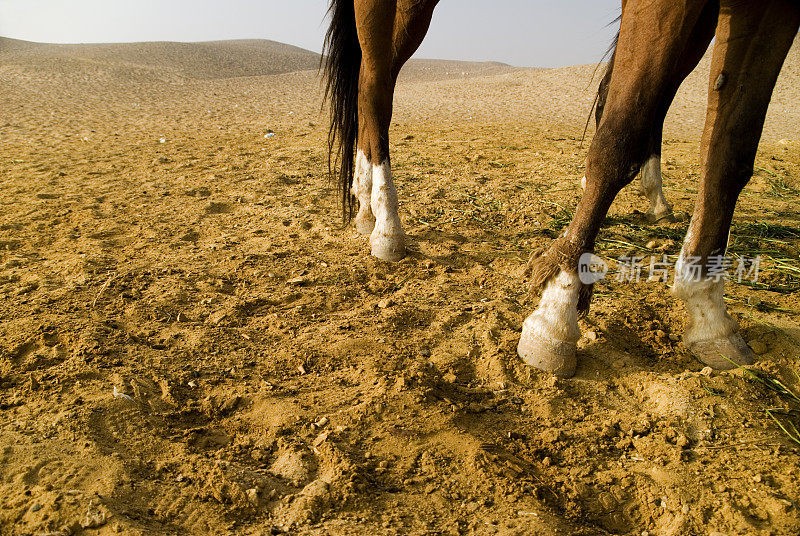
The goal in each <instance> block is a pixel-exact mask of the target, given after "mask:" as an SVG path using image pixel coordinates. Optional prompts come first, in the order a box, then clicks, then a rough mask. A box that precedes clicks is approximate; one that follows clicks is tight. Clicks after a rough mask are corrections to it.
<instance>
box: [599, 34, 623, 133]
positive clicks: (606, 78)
mask: <svg viewBox="0 0 800 536" xmlns="http://www.w3.org/2000/svg"><path fill="white" fill-rule="evenodd" d="M617 43H619V32H617V34H616V35H615V36H614V40H613V41H612V42H611V46H609V47H608V50H607V51H606V53H605V55H604V56H603V57H608V56H609V55H610V56H611V59H609V60H608V63H607V64H606V67H605V69H604V71H603V78H601V79H600V85H599V86H598V88H597V98H596V99H595V106H594V119H595V123H596V125H597V126H600V120H601V119H602V118H603V110H604V109H605V107H606V98H607V97H608V84H609V82H611V73H612V72H613V71H614V58H615V57H616V53H617Z"/></svg>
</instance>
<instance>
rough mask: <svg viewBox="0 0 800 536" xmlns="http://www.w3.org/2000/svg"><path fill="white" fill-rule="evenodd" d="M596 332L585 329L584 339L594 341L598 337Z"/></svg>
mask: <svg viewBox="0 0 800 536" xmlns="http://www.w3.org/2000/svg"><path fill="white" fill-rule="evenodd" d="M598 336H599V335H598V334H597V332H596V331H587V332H586V339H587V340H590V341H596V340H597V338H598Z"/></svg>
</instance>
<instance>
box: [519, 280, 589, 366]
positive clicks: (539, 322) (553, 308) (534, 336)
mask: <svg viewBox="0 0 800 536" xmlns="http://www.w3.org/2000/svg"><path fill="white" fill-rule="evenodd" d="M580 288H581V281H580V279H579V278H578V274H573V273H568V272H565V271H563V270H562V271H561V272H559V274H558V275H557V276H556V277H554V278H552V279H551V280H550V281H549V282H548V283H547V285H546V286H545V289H544V291H543V292H542V299H541V300H540V301H539V307H537V309H536V311H534V312H533V313H532V314H531V315H530V316H529V317H528V318H526V319H525V322H524V324H523V325H522V336H521V337H520V341H519V345H518V346H517V353H519V356H520V357H521V358H522V359H523V360H524V361H525V362H526V363H528V364H529V365H531V366H533V367H536V368H538V369H541V370H545V371H548V372H552V373H553V374H555V375H556V376H563V377H569V376H572V375H573V374H574V373H575V364H576V362H575V351H576V348H577V342H578V339H579V338H580V336H581V330H580V327H579V326H578V294H579V292H580Z"/></svg>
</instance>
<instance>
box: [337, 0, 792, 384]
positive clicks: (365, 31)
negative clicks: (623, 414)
mask: <svg viewBox="0 0 800 536" xmlns="http://www.w3.org/2000/svg"><path fill="white" fill-rule="evenodd" d="M436 3H437V0H394V1H386V2H377V1H375V0H355V1H345V0H332V2H331V14H332V23H331V27H330V29H329V30H328V33H327V35H326V44H327V47H326V50H327V51H328V52H329V55H328V58H327V60H326V61H327V63H326V74H327V76H328V83H327V86H326V95H327V96H328V97H329V98H330V100H331V109H332V118H333V121H332V129H331V134H330V135H329V144H330V149H331V151H332V153H333V152H335V153H336V154H337V155H338V158H339V159H340V170H339V178H340V185H341V187H342V198H343V207H344V208H343V210H344V211H345V215H346V216H347V215H349V214H352V211H353V202H352V196H351V192H352V195H353V196H355V197H356V198H357V199H358V202H359V207H358V213H357V215H356V218H355V223H356V228H357V229H358V230H359V232H361V233H364V234H370V244H371V247H372V254H373V255H375V256H377V257H379V258H382V259H385V260H391V261H394V260H398V259H400V258H402V256H403V254H404V251H405V239H404V235H403V231H402V226H401V224H400V220H399V217H398V216H397V193H396V190H395V188H394V185H393V183H392V178H391V169H390V164H389V142H388V127H389V120H390V118H391V111H392V94H393V90H394V85H395V82H396V79H397V74H398V73H399V71H400V68H401V67H402V65H403V63H404V62H405V61H407V60H408V58H410V57H411V55H412V54H413V52H414V51H415V50H416V48H417V47H418V46H419V45H420V44H421V42H422V39H423V38H424V36H425V33H426V32H427V29H428V26H429V24H430V20H431V16H432V13H433V9H434V7H435V5H436ZM798 28H800V4H798V3H797V2H795V1H793V0H677V1H676V0H623V2H622V15H621V18H620V30H619V34H618V40H617V43H616V48H615V50H614V55H613V58H612V60H613V61H612V62H611V67H610V68H609V70H608V71H607V73H606V76H605V77H604V79H603V81H602V82H601V89H600V93H599V94H598V95H599V96H598V102H597V122H598V126H597V132H596V134H595V136H594V138H593V140H592V143H591V145H590V147H589V151H588V154H587V158H586V167H585V170H586V174H585V181H584V184H585V187H584V193H583V196H582V197H581V200H580V201H579V203H578V206H577V209H576V212H575V215H574V217H573V219H572V221H571V222H570V224H569V225H568V226H567V228H566V230H565V231H564V233H563V235H562V236H560V237H559V238H557V239H555V240H554V242H553V243H552V244H551V246H550V247H549V248H548V249H547V250H546V251H545V252H544V253H543V254H541V255H534V256H532V258H531V260H530V261H529V270H528V273H529V274H530V277H531V287H532V290H537V291H539V292H540V293H541V298H540V301H539V305H538V307H537V308H536V310H535V311H534V312H533V313H532V314H531V315H530V316H528V317H527V318H526V319H525V321H524V323H523V326H522V334H521V337H520V341H519V344H518V346H517V353H518V354H519V356H520V357H521V358H522V360H523V361H524V362H525V363H527V364H528V365H530V366H532V367H534V368H538V369H540V370H543V371H546V372H549V373H552V374H554V375H556V376H560V377H570V376H572V375H574V373H575V371H576V368H577V357H576V355H577V341H578V339H579V338H580V327H579V325H578V319H579V318H580V317H581V316H583V315H585V314H586V313H587V312H588V309H589V304H590V302H591V295H592V288H593V283H592V282H585V281H583V280H582V279H581V277H580V275H579V267H580V264H581V263H582V262H585V260H586V259H587V255H591V254H592V253H593V252H594V249H595V241H596V238H597V234H598V232H599V229H600V225H601V223H602V221H603V219H604V218H605V216H606V214H607V212H608V209H609V207H610V206H611V203H612V202H613V200H614V198H615V197H616V195H617V194H618V193H619V191H620V190H621V189H622V188H623V187H624V186H626V185H628V184H629V183H630V182H632V180H633V179H634V178H635V176H636V175H637V174H638V173H639V171H640V170H643V169H644V173H643V175H645V177H646V180H649V181H651V183H653V182H657V183H658V189H659V190H661V187H660V173H658V174H657V173H655V167H656V166H658V167H660V164H659V162H658V161H659V160H660V159H659V158H657V157H658V154H659V151H660V136H661V128H660V127H661V126H662V125H663V120H664V117H665V116H666V113H667V110H668V109H669V105H670V103H671V102H672V99H673V98H674V95H675V92H676V91H677V89H678V86H679V85H680V83H681V81H682V80H683V79H684V78H685V77H686V76H687V75H688V73H689V72H691V71H692V70H693V69H694V68H695V67H696V65H697V63H698V62H699V60H700V58H701V57H702V55H703V53H704V52H705V49H706V48H707V46H708V43H709V41H710V40H711V38H712V36H713V38H714V40H715V44H714V49H713V55H712V62H711V80H710V83H709V99H708V106H707V113H706V122H705V126H704V130H703V136H702V139H701V154H702V164H703V169H702V175H701V183H700V188H699V191H698V196H697V199H696V202H695V207H694V210H693V214H692V217H691V221H690V223H689V230H688V232H687V234H686V237H685V240H684V243H683V247H682V249H681V253H680V255H679V258H678V262H677V264H676V266H675V271H676V274H675V282H674V284H673V286H672V293H673V294H674V295H675V296H676V297H678V298H679V299H681V300H682V301H684V303H685V304H686V307H687V311H688V314H689V325H688V327H687V330H686V332H685V333H684V336H683V342H684V345H685V346H686V347H687V348H688V349H689V350H690V351H691V353H692V354H693V355H694V356H695V357H696V358H697V359H698V360H699V361H701V362H702V363H704V364H706V365H708V366H711V367H712V368H715V369H729V368H732V367H736V366H741V365H747V364H751V363H753V361H754V359H753V353H752V351H751V350H750V348H749V347H748V346H747V344H746V343H745V341H744V339H743V338H742V336H741V334H740V333H739V328H738V326H737V324H736V322H735V321H734V320H733V318H731V316H730V315H729V314H728V312H727V309H726V306H725V302H724V299H723V295H724V278H720V277H718V276H715V275H713V274H712V273H711V271H710V270H709V268H708V266H709V262H710V260H711V259H713V258H716V257H720V256H722V255H724V253H725V251H726V248H727V240H728V233H729V230H730V225H731V221H732V219H733V213H734V209H735V206H736V201H737V199H738V196H739V193H740V192H741V190H742V189H743V188H744V186H745V185H746V184H747V182H748V181H749V180H750V177H751V176H752V173H753V166H754V162H755V154H756V150H757V148H758V143H759V140H760V137H761V131H762V128H763V124H764V119H765V116H766V111H767V107H768V105H769V101H770V98H771V95H772V90H773V88H774V86H775V83H776V80H777V77H778V74H779V73H780V70H781V67H782V65H783V62H784V60H785V58H786V55H787V54H788V51H789V48H790V47H791V45H792V42H793V40H794V37H795V35H796V34H797V31H798ZM654 125H656V126H658V128H654ZM655 131H657V132H656V133H654V132H655ZM356 143H358V147H357V148H356ZM648 169H649V171H648ZM661 196H663V191H662V192H661ZM658 201H661V200H658ZM651 202H652V200H651ZM651 208H652V207H651ZM653 212H654V215H655V213H656V209H655V208H654V210H653ZM590 258H591V257H590ZM698 263H699V271H698V270H697V268H698ZM698 275H699V276H698Z"/></svg>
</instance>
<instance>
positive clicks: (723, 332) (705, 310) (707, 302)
mask: <svg viewBox="0 0 800 536" xmlns="http://www.w3.org/2000/svg"><path fill="white" fill-rule="evenodd" d="M690 238H691V231H690V233H689V234H688V235H687V239H686V240H687V241H686V242H685V243H684V250H685V249H686V244H688V241H689V239H690ZM685 258H686V256H685V255H684V251H681V255H680V257H679V258H678V262H677V263H676V265H675V284H674V285H673V286H672V293H673V294H674V295H675V296H677V297H678V298H680V299H681V300H683V301H684V303H685V304H686V309H687V311H688V313H689V327H688V328H687V329H686V332H685V333H684V335H683V343H684V344H685V345H686V347H687V348H688V349H689V350H691V352H692V353H693V354H694V355H695V357H697V358H698V359H699V360H700V361H702V362H703V363H705V364H706V365H710V366H711V367H713V368H716V369H730V368H733V367H734V366H735V364H738V365H747V364H751V363H752V362H753V354H752V351H751V350H750V348H748V347H747V344H746V343H745V342H744V339H742V336H741V335H740V334H739V326H738V325H737V324H736V321H735V320H734V319H733V318H731V316H730V315H729V314H728V310H727V308H726V306H725V299H724V292H725V290H724V289H725V282H724V281H722V280H720V281H714V280H713V279H710V278H706V277H705V276H701V277H697V275H696V274H695V273H692V271H691V270H690V269H689V268H688V264H687V262H686V260H685ZM726 358H727V359H726ZM729 360H730V361H729ZM731 361H733V363H731ZM734 363H735V364H734Z"/></svg>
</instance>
